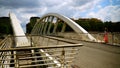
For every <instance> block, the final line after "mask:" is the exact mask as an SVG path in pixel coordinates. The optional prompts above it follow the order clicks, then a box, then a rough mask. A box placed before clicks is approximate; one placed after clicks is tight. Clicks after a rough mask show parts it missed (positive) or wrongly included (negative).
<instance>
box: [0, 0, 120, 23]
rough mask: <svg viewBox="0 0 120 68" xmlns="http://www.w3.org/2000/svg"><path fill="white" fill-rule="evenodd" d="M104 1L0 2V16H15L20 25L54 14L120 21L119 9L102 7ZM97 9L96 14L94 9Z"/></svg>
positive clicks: (30, 0) (28, 0)
mask: <svg viewBox="0 0 120 68" xmlns="http://www.w3.org/2000/svg"><path fill="white" fill-rule="evenodd" d="M101 1H104V0H36V1H34V0H18V1H14V0H11V1H6V0H0V16H8V13H9V12H13V13H15V14H16V16H17V17H18V19H19V20H20V21H21V24H24V25H25V24H26V23H28V21H29V19H30V17H32V16H38V17H41V16H42V15H44V14H46V13H49V12H55V13H59V14H63V15H65V16H68V17H73V18H79V17H81V15H84V17H95V18H96V17H97V18H100V19H102V20H104V21H105V20H112V21H120V18H119V16H120V14H119V12H120V8H119V7H117V6H106V7H104V8H103V7H102V6H101V4H99V3H100V2H101ZM96 8H97V10H98V11H97V12H95V11H94V9H96Z"/></svg>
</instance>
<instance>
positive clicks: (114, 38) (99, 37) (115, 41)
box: [58, 32, 120, 45]
mask: <svg viewBox="0 0 120 68" xmlns="http://www.w3.org/2000/svg"><path fill="white" fill-rule="evenodd" d="M90 34H91V35H92V36H93V37H95V38H96V41H91V42H99V43H100V42H101V43H105V41H104V35H105V34H104V33H97V32H96V33H90ZM58 36H60V37H63V38H68V39H74V40H83V41H90V40H89V39H88V37H87V36H88V34H87V33H79V34H77V33H74V32H66V33H58ZM107 36H108V42H107V44H111V45H120V33H108V35H107Z"/></svg>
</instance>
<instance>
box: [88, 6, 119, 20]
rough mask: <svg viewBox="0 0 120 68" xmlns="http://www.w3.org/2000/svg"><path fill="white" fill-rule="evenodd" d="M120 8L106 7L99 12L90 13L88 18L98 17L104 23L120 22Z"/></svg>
mask: <svg viewBox="0 0 120 68" xmlns="http://www.w3.org/2000/svg"><path fill="white" fill-rule="evenodd" d="M119 12H120V7H119V6H117V5H116V6H106V7H104V8H101V9H100V10H99V11H98V12H96V13H95V12H90V13H89V14H88V15H87V17H96V18H99V19H101V20H103V21H113V22H117V21H120V13H119Z"/></svg>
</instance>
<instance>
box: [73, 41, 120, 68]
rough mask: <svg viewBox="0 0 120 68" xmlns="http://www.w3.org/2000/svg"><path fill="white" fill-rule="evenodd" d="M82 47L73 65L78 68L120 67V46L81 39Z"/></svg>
mask: <svg viewBox="0 0 120 68" xmlns="http://www.w3.org/2000/svg"><path fill="white" fill-rule="evenodd" d="M79 43H83V44H84V46H83V47H80V48H79V49H80V50H79V52H78V54H77V55H76V57H75V59H74V61H73V65H76V66H78V68H120V47H118V46H111V45H107V44H98V43H90V42H83V41H79Z"/></svg>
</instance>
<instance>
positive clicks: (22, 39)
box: [9, 13, 30, 47]
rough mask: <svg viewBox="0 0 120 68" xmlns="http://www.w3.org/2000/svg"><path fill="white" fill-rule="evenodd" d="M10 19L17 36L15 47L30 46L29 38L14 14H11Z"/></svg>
mask: <svg viewBox="0 0 120 68" xmlns="http://www.w3.org/2000/svg"><path fill="white" fill-rule="evenodd" d="M9 17H10V20H11V25H12V27H13V32H14V36H15V43H16V45H15V47H22V46H30V44H29V42H28V39H27V37H26V36H25V33H24V31H23V29H22V27H21V25H20V22H19V20H18V19H17V17H16V16H15V14H14V13H9Z"/></svg>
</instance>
